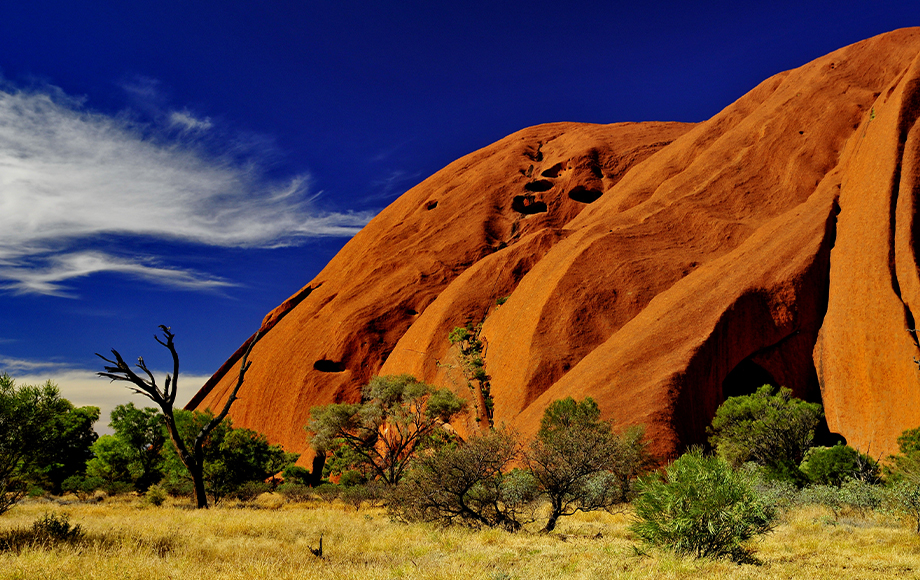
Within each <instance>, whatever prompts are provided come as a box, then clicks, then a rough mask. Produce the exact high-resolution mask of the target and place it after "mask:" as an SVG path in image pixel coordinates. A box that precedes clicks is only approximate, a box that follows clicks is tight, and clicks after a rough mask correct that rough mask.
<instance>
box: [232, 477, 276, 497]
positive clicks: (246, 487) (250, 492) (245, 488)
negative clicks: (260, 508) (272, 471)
mask: <svg viewBox="0 0 920 580" xmlns="http://www.w3.org/2000/svg"><path fill="white" fill-rule="evenodd" d="M271 490H272V486H271V485H269V484H267V483H265V482H264V481H247V482H246V483H244V484H242V485H241V486H239V487H238V488H236V491H234V492H233V495H234V496H236V499H238V500H240V501H252V500H254V499H255V498H257V497H259V496H260V495H261V494H263V493H267V492H269V491H271Z"/></svg>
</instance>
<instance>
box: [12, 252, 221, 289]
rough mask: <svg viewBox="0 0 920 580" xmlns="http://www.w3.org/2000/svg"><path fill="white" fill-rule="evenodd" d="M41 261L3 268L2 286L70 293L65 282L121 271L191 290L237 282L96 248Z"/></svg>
mask: <svg viewBox="0 0 920 580" xmlns="http://www.w3.org/2000/svg"><path fill="white" fill-rule="evenodd" d="M38 262H39V260H36V259H32V260H30V264H31V265H32V266H33V267H22V266H10V267H6V268H4V267H0V289H5V290H13V291H15V292H16V293H19V294H29V293H33V294H45V295H49V296H62V297H64V296H70V295H71V294H70V293H69V292H67V288H66V287H65V286H64V285H63V284H62V283H63V282H65V281H67V280H71V279H74V278H81V277H83V276H89V275H90V274H95V273H98V272H119V273H121V274H126V275H129V276H134V277H137V278H141V279H144V280H148V281H152V282H157V283H161V284H166V283H168V284H169V285H170V286H171V287H173V288H185V289H190V290H207V289H218V288H223V287H227V286H233V285H234V284H233V283H231V282H228V281H226V280H222V279H220V278H214V277H208V276H207V275H205V274H201V273H197V272H192V271H188V270H179V269H175V268H165V267H159V266H156V265H154V264H150V263H143V262H141V261H132V260H129V259H125V258H119V257H115V256H111V255H109V254H106V253H104V252H96V251H84V252H72V253H67V254H60V255H53V256H51V257H49V258H48V259H47V260H44V264H43V265H38Z"/></svg>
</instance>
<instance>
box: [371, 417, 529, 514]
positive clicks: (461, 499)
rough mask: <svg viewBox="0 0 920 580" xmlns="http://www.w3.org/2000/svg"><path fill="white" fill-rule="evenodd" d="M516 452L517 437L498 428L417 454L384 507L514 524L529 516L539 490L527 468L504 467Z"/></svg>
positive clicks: (393, 510)
mask: <svg viewBox="0 0 920 580" xmlns="http://www.w3.org/2000/svg"><path fill="white" fill-rule="evenodd" d="M517 458H518V444H517V441H516V439H515V437H514V436H513V435H512V434H510V433H508V432H504V431H491V432H489V433H487V434H485V435H481V436H473V437H470V438H469V439H467V440H466V441H465V442H463V443H460V444H457V445H451V446H445V447H442V448H441V449H439V450H437V451H436V452H434V453H430V454H426V455H423V456H421V457H419V458H418V459H417V460H416V461H415V462H414V464H413V466H412V469H411V471H410V472H409V473H408V474H407V475H406V478H405V480H404V481H402V482H400V484H399V485H398V486H397V487H396V488H395V489H394V490H393V491H392V493H391V496H390V498H389V503H388V507H389V510H390V513H391V514H392V515H394V516H396V517H398V518H400V519H402V520H405V521H430V522H438V523H441V524H442V525H449V524H462V525H467V526H472V527H481V526H486V527H503V528H505V529H507V530H509V531H514V530H517V529H520V527H521V526H522V525H523V524H524V523H526V522H527V521H532V519H533V510H532V506H533V503H534V500H535V499H536V497H537V496H538V494H539V492H538V490H537V487H536V481H535V480H534V479H533V477H532V476H531V475H530V474H529V473H527V472H524V471H521V470H516V471H511V472H510V473H509V467H510V465H511V464H512V462H514V461H515V460H516V459H517ZM528 513H529V514H530V515H529V516H528Z"/></svg>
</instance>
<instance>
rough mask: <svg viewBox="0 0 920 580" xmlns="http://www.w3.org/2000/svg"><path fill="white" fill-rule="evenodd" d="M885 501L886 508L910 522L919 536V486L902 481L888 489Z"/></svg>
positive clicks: (906, 480) (908, 481)
mask: <svg viewBox="0 0 920 580" xmlns="http://www.w3.org/2000/svg"><path fill="white" fill-rule="evenodd" d="M885 499H886V503H887V504H888V507H889V508H890V509H891V510H892V511H894V512H896V513H899V514H901V515H902V516H903V517H904V518H905V519H907V520H908V521H910V522H911V523H912V524H913V528H914V531H915V532H916V533H918V534H920V484H918V483H917V482H916V481H911V480H908V479H902V480H901V481H898V482H897V483H895V484H894V485H892V486H891V487H890V488H889V489H888V493H887V494H886V497H885Z"/></svg>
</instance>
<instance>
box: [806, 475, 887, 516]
mask: <svg viewBox="0 0 920 580" xmlns="http://www.w3.org/2000/svg"><path fill="white" fill-rule="evenodd" d="M800 497H801V501H802V502H803V503H810V504H815V505H820V506H824V507H826V508H827V509H829V510H831V512H832V513H833V514H834V520H835V521H836V520H838V519H839V518H840V515H841V514H842V513H843V512H844V511H847V510H848V511H852V512H856V513H858V514H859V515H862V516H865V515H866V514H867V513H868V512H871V511H874V510H876V509H878V508H879V507H880V506H881V505H882V502H883V501H884V496H883V492H882V489H881V488H880V487H879V486H877V485H872V484H870V483H867V482H865V481H860V480H856V479H849V480H847V481H845V482H844V483H843V484H842V485H841V486H840V487H836V486H833V485H814V486H810V487H807V488H805V489H803V490H802V491H801V493H800Z"/></svg>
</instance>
